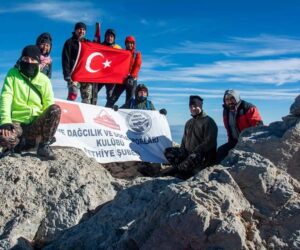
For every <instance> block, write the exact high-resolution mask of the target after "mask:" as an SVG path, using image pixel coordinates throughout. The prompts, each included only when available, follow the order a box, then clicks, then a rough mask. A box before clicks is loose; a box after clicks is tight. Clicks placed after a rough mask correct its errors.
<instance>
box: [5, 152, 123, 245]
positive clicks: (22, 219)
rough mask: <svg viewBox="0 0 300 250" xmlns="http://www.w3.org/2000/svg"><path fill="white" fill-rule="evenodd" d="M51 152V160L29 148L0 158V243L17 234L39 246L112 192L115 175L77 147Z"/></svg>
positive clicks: (7, 242) (14, 239)
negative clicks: (54, 155)
mask: <svg viewBox="0 0 300 250" xmlns="http://www.w3.org/2000/svg"><path fill="white" fill-rule="evenodd" d="M55 152H56V153H57V155H58V160H56V161H41V160H40V159H38V158H36V157H34V156H32V155H30V154H28V155H27V156H23V157H17V158H14V157H5V158H3V159H1V163H0V193H1V199H0V215H1V216H0V235H1V236H0V248H1V249H10V248H11V247H12V246H14V245H16V244H17V243H18V241H19V240H20V239H21V238H26V239H27V240H29V241H35V243H36V245H38V246H41V245H43V244H44V243H47V242H49V241H51V240H53V239H55V238H56V237H58V236H59V235H60V233H61V232H62V231H63V230H65V229H67V228H69V227H71V226H74V225H76V224H78V223H80V221H82V220H84V219H85V218H88V217H89V213H92V212H93V211H94V210H95V209H97V208H98V207H99V206H101V205H102V204H104V203H106V202H108V201H110V200H112V199H113V198H114V196H115V194H116V188H115V186H114V179H113V178H112V177H111V175H110V174H109V172H108V171H106V170H105V169H104V168H102V167H101V165H100V164H98V163H97V162H96V161H95V160H93V159H91V158H88V157H86V156H85V155H84V153H83V152H82V151H81V150H77V149H70V148H64V149H57V150H55ZM120 185H121V184H120V183H119V186H120ZM121 186H122V185H121Z"/></svg>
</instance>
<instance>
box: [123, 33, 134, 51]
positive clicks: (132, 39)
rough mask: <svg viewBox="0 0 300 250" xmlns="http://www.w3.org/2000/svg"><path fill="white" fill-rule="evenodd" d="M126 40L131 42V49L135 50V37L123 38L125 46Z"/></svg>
mask: <svg viewBox="0 0 300 250" xmlns="http://www.w3.org/2000/svg"><path fill="white" fill-rule="evenodd" d="M127 42H133V50H135V47H136V43H135V38H134V36H127V37H126V38H125V46H126V43H127Z"/></svg>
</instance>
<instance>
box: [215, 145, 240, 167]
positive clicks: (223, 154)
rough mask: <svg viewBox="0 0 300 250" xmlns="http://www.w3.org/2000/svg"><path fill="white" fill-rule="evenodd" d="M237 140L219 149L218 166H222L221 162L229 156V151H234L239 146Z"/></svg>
mask: <svg viewBox="0 0 300 250" xmlns="http://www.w3.org/2000/svg"><path fill="white" fill-rule="evenodd" d="M237 142H238V141H237V140H231V141H229V142H227V143H225V144H223V145H221V146H220V147H219V148H218V151H217V164H220V163H221V161H223V160H224V158H225V157H226V156H227V155H228V152H229V150H231V149H233V148H234V147H235V145H236V144H237Z"/></svg>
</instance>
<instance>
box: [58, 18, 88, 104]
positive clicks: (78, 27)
mask: <svg viewBox="0 0 300 250" xmlns="http://www.w3.org/2000/svg"><path fill="white" fill-rule="evenodd" d="M72 34H73V35H72V37H71V38H69V39H68V40H67V41H66V42H65V44H64V48H63V51H62V68H63V74H64V79H65V81H66V82H67V83H68V98H67V99H68V100H70V101H74V100H76V98H77V95H78V88H80V94H81V99H82V102H83V103H91V100H92V84H91V83H84V82H80V83H79V82H74V81H72V79H71V72H72V69H73V67H74V64H75V61H76V58H77V54H78V50H79V42H84V41H88V40H87V39H85V37H84V36H85V34H86V25H85V24H84V23H82V22H79V23H76V24H75V27H74V32H72Z"/></svg>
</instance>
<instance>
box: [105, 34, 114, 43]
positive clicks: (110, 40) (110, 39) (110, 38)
mask: <svg viewBox="0 0 300 250" xmlns="http://www.w3.org/2000/svg"><path fill="white" fill-rule="evenodd" d="M105 41H106V42H107V43H108V44H113V43H114V42H115V36H114V35H113V34H111V33H110V34H107V35H106V36H105Z"/></svg>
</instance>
